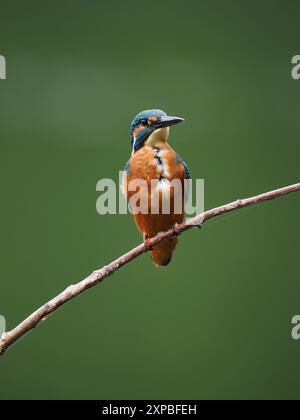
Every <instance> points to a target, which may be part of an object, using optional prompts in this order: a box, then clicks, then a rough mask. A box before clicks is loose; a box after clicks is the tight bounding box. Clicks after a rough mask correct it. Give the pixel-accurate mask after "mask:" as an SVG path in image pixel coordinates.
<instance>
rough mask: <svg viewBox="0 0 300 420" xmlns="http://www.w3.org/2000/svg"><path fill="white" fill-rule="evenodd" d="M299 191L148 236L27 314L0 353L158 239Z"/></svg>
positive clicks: (0, 341)
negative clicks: (151, 236)
mask: <svg viewBox="0 0 300 420" xmlns="http://www.w3.org/2000/svg"><path fill="white" fill-rule="evenodd" d="M296 191H300V183H298V184H294V185H290V186H288V187H284V188H280V189H278V190H274V191H270V192H267V193H264V194H261V195H257V196H255V197H250V198H245V199H242V200H236V201H233V202H232V203H229V204H225V205H223V206H220V207H216V208H214V209H211V210H208V211H205V212H204V213H201V214H198V215H197V216H195V217H193V218H192V219H189V220H188V221H187V222H186V223H183V224H182V225H177V226H175V227H174V228H172V229H169V230H168V231H166V232H160V233H159V234H158V235H156V236H155V237H153V238H151V239H149V240H147V242H146V243H143V244H141V245H139V246H137V247H136V248H134V249H132V250H131V251H129V252H127V253H126V254H124V255H122V256H121V257H119V258H118V259H116V260H115V261H113V262H112V263H110V264H109V265H107V266H104V267H102V268H101V269H100V270H97V271H94V272H93V273H92V274H91V275H90V276H89V277H87V278H86V279H84V280H82V281H80V282H79V283H77V284H73V285H71V286H69V287H68V288H67V289H66V290H65V291H63V292H62V293H60V294H59V295H58V296H56V297H55V298H54V299H52V300H50V301H49V302H48V303H46V304H45V305H43V306H41V307H40V308H39V309H38V310H37V311H35V312H34V313H32V314H31V315H29V316H28V318H26V319H25V320H24V321H23V322H21V324H19V325H18V326H17V327H16V328H14V329H13V330H11V331H9V332H7V333H4V334H3V335H2V336H1V338H0V355H3V354H4V353H5V351H6V350H7V349H8V348H9V347H10V346H11V345H12V344H13V343H15V342H16V341H17V340H19V339H20V338H21V337H23V336H24V335H25V334H26V333H28V332H29V331H30V330H32V329H33V328H35V327H36V326H37V325H38V324H39V323H40V322H41V321H44V320H45V319H46V318H47V317H48V316H49V315H50V314H52V313H53V312H54V311H55V310H56V309H58V308H59V307H60V306H62V305H64V304H65V303H66V302H68V301H69V300H71V299H73V298H74V297H76V296H78V295H79V294H80V293H82V292H84V291H85V290H87V289H89V288H91V287H94V286H96V285H97V284H98V283H100V282H102V281H103V280H104V279H106V278H107V277H109V276H110V275H112V274H113V273H114V272H115V271H117V270H118V269H119V268H121V267H123V265H125V264H127V263H129V262H130V261H132V260H134V259H135V258H137V257H138V256H140V255H141V254H143V253H145V252H148V251H149V250H150V249H151V248H152V247H153V246H155V245H157V244H158V243H160V242H163V241H165V240H166V239H168V238H171V237H172V236H174V235H180V234H181V233H182V232H184V231H186V230H188V229H191V228H193V227H197V226H198V227H200V226H201V225H202V224H203V223H204V222H205V221H206V220H208V219H212V218H213V217H216V216H219V215H221V214H223V213H229V212H231V211H234V210H237V209H240V208H243V207H247V206H252V205H254V204H258V203H261V202H263V201H267V200H272V199H274V198H277V197H280V196H282V195H286V194H290V193H292V192H296Z"/></svg>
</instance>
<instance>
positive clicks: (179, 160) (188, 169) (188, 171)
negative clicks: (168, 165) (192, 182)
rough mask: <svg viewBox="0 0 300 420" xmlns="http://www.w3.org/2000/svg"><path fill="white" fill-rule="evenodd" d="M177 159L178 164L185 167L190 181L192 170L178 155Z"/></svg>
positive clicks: (186, 176) (186, 175)
mask: <svg viewBox="0 0 300 420" xmlns="http://www.w3.org/2000/svg"><path fill="white" fill-rule="evenodd" d="M176 159H177V163H178V164H179V163H181V164H182V165H183V167H184V172H185V178H186V179H190V178H191V172H190V168H189V167H188V164H187V163H186V162H185V161H184V160H183V159H182V158H181V157H180V156H179V155H178V154H176Z"/></svg>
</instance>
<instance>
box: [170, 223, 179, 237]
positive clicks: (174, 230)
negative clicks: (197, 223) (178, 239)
mask: <svg viewBox="0 0 300 420" xmlns="http://www.w3.org/2000/svg"><path fill="white" fill-rule="evenodd" d="M172 229H173V233H174V235H175V236H179V235H180V233H181V232H180V225H179V224H178V223H175V224H174V225H173V227H172Z"/></svg>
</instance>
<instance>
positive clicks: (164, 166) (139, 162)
mask: <svg viewBox="0 0 300 420" xmlns="http://www.w3.org/2000/svg"><path fill="white" fill-rule="evenodd" d="M184 178H185V172H184V167H183V165H182V164H181V163H180V162H178V159H177V156H176V153H175V152H174V150H173V149H172V148H171V147H170V146H169V145H168V144H166V143H163V144H161V145H156V146H153V147H149V146H144V147H143V148H141V149H140V150H138V151H137V152H136V153H134V155H133V156H132V158H131V159H130V161H129V165H128V172H127V175H126V176H125V177H124V180H123V190H124V191H125V193H126V195H127V198H128V199H129V200H130V198H132V197H133V195H134V194H135V193H136V192H137V191H138V188H135V186H136V185H137V183H136V182H135V181H138V180H142V181H144V184H143V186H142V187H140V189H141V190H140V191H139V192H140V194H141V196H143V198H144V199H145V200H147V203H148V212H147V213H148V214H142V213H139V212H138V211H137V212H136V214H134V217H135V221H136V224H137V227H138V229H139V230H140V231H141V233H142V234H144V235H146V236H154V235H155V234H156V233H158V232H160V231H163V230H166V229H168V228H170V227H171V226H172V225H174V223H182V221H183V214H184V203H183V201H184V200H183V194H181V196H180V200H181V209H182V210H181V212H180V213H179V214H175V211H174V207H175V203H174V193H175V188H171V189H170V191H169V194H170V212H169V214H163V211H162V210H163V209H162V198H163V194H164V188H165V186H167V185H168V183H169V182H170V181H174V180H178V182H179V183H180V182H182V181H183V180H184ZM130 185H131V186H133V188H131V187H130ZM174 185H175V182H174ZM155 186H156V188H155ZM151 187H152V188H151ZM182 190H183V187H182ZM154 195H157V197H156V202H157V200H158V201H159V210H158V212H156V213H157V214H154V213H153V212H152V211H151V210H152V209H153V207H152V208H151V203H152V204H153V201H155V200H153V199H154ZM151 199H152V201H151ZM177 208H178V210H180V206H179V207H178V206H177ZM167 210H168V209H167Z"/></svg>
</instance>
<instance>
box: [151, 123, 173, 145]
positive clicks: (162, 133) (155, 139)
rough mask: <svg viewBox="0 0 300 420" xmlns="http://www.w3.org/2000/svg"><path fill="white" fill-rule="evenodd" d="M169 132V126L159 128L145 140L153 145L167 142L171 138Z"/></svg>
mask: <svg viewBox="0 0 300 420" xmlns="http://www.w3.org/2000/svg"><path fill="white" fill-rule="evenodd" d="M169 132H170V128H169V127H164V128H158V129H157V130H155V131H153V133H151V134H150V136H149V137H148V138H147V140H146V141H145V145H146V146H150V147H151V146H155V145H156V144H159V143H166V142H167V141H168V138H169Z"/></svg>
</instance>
